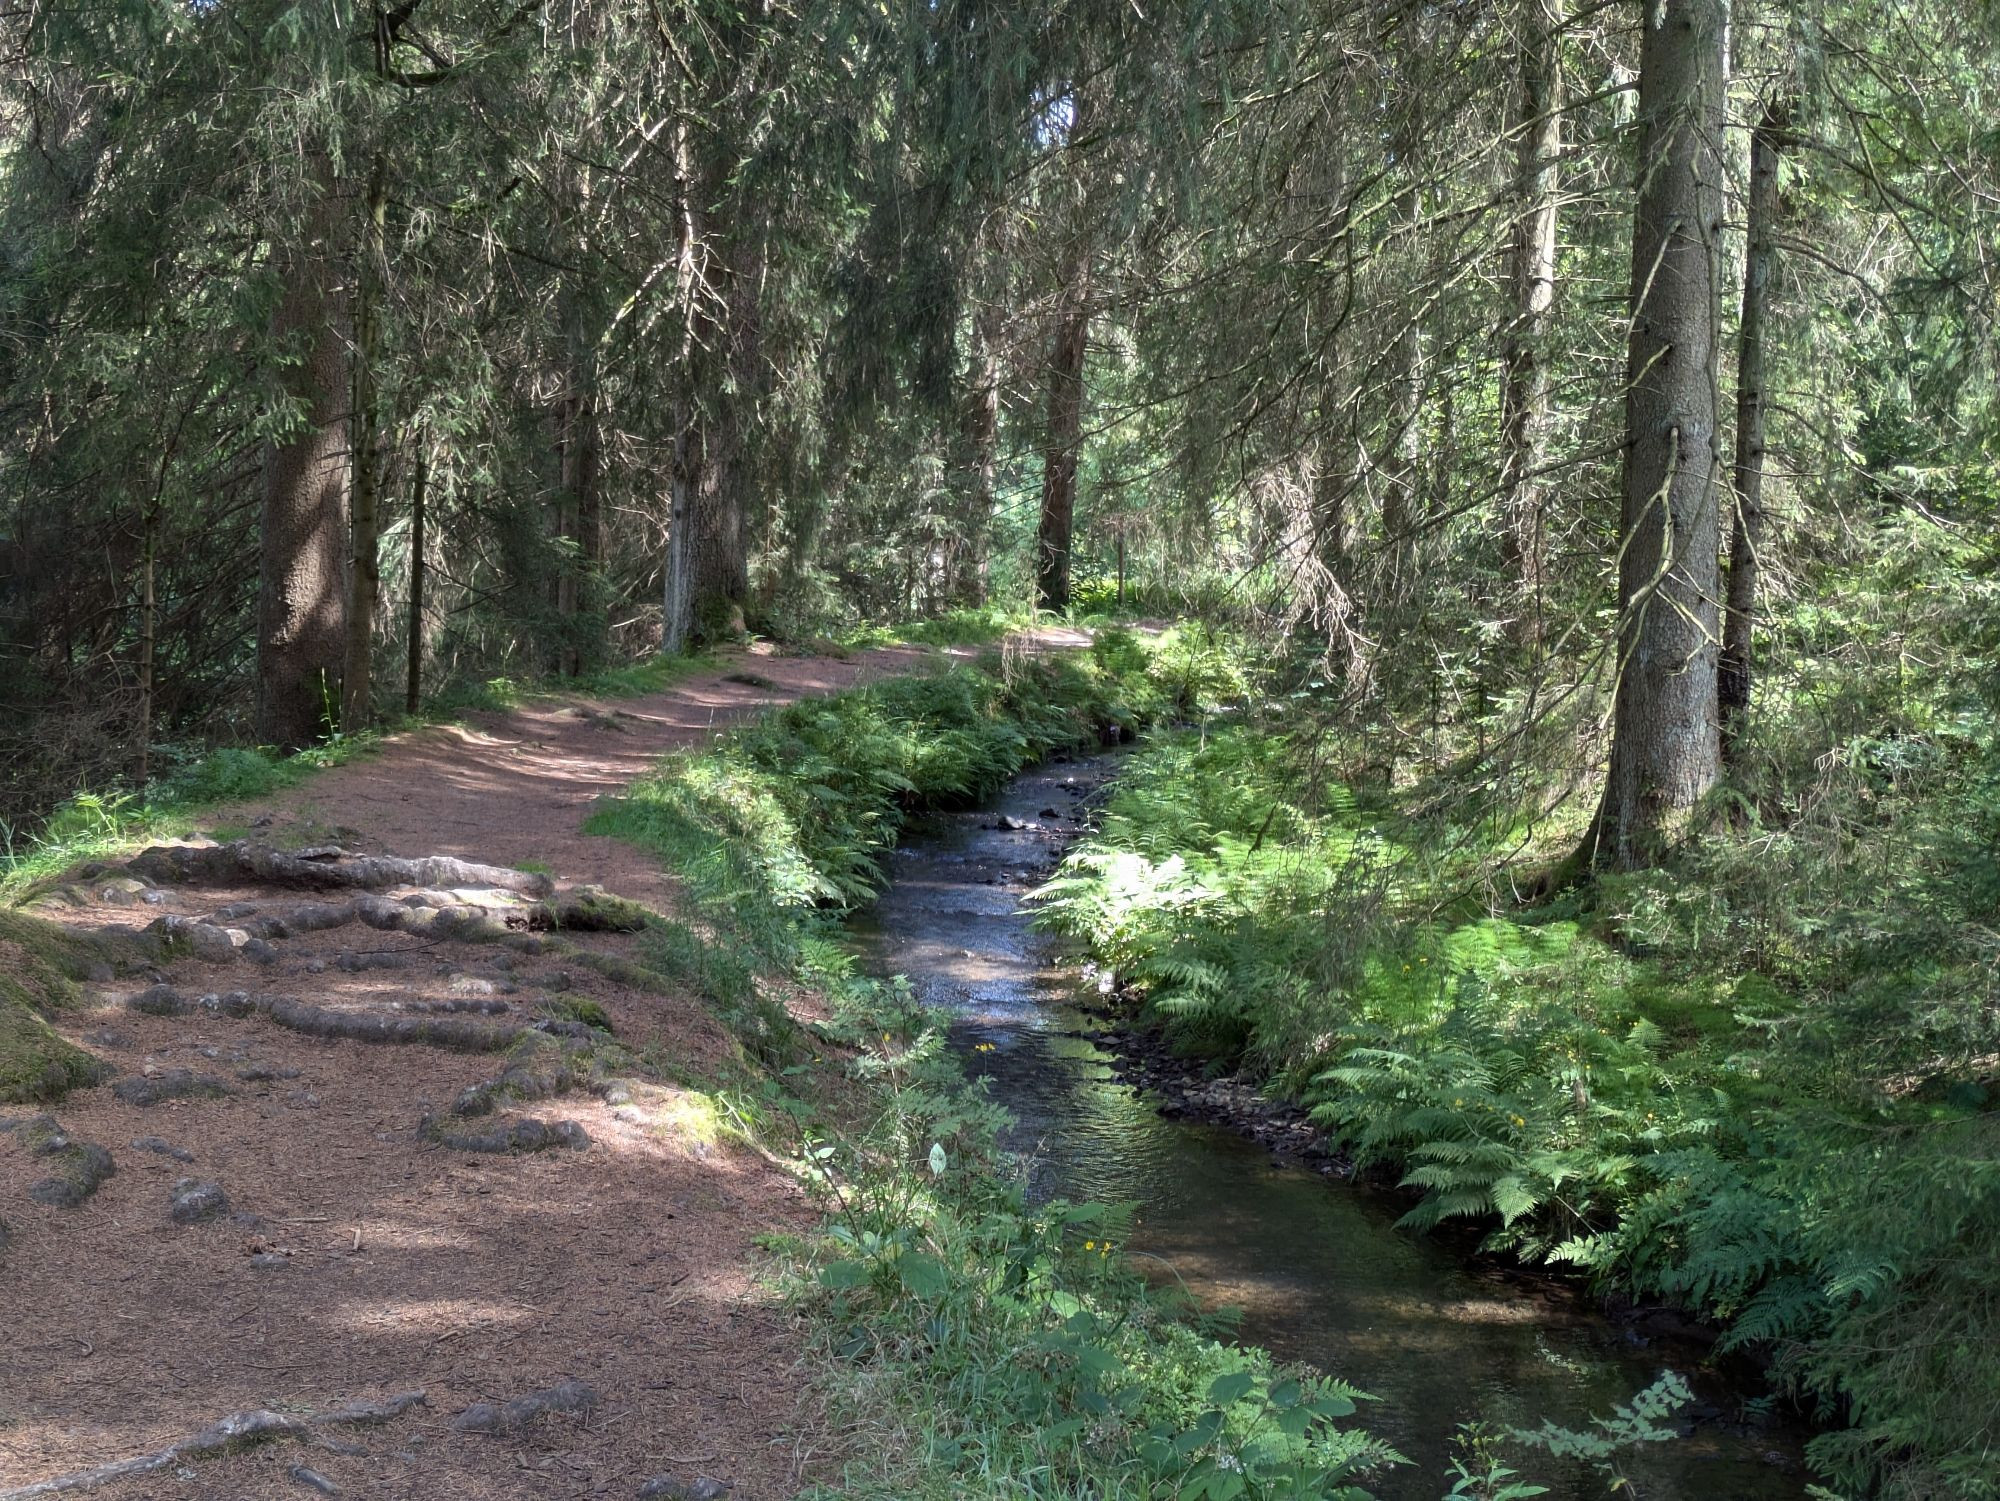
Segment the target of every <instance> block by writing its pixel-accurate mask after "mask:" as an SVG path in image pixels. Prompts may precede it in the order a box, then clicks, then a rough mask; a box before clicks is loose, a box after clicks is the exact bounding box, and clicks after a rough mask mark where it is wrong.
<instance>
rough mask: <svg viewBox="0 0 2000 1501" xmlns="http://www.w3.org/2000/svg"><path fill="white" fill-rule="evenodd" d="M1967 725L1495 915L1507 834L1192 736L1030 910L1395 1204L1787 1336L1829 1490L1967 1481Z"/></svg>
mask: <svg viewBox="0 0 2000 1501" xmlns="http://www.w3.org/2000/svg"><path fill="white" fill-rule="evenodd" d="M1841 686H1845V687H1848V688H1849V689H1850V690H1852V691H1861V690H1862V689H1864V688H1865V684H1846V685H1841ZM1906 702H1907V701H1906ZM1907 712H1908V710H1906V713H1907ZM1917 712H1919V713H1935V712H1936V711H1935V709H1932V710H1924V709H1923V708H1922V707H1921V706H1919V707H1918V709H1917ZM1984 725H1985V721H1984V720H1983V719H1980V718H1966V717H1965V716H1964V715H1963V713H1961V714H1960V715H1958V716H1957V717H1953V716H1944V717H1943V718H1942V720H1941V721H1934V722H1933V723H1932V724H1931V725H1930V726H1929V727H1927V728H1924V729H1921V730H1920V729H1917V728H1916V727H1914V726H1913V727H1912V728H1911V730H1910V731H1909V732H1907V733H1905V734H1901V735H1897V734H1894V733H1892V734H1891V735H1890V736H1888V737H1885V738H1880V739H1873V740H1858V741H1856V742H1853V743H1851V745H1850V747H1849V748H1848V750H1847V751H1846V752H1844V753H1843V755H1842V757H1841V758H1840V761H1839V763H1837V764H1835V765H1833V766H1828V765H1826V764H1822V766H1821V768H1820V775H1821V777H1822V778H1823V779H1826V778H1829V777H1832V776H1836V775H1837V776H1840V777H1842V778H1846V777H1850V776H1851V777H1853V778H1854V779H1855V780H1856V781H1857V782H1859V783H1860V784H1861V788H1862V789H1865V791H1861V790H1857V792H1853V793H1841V792H1837V791H1835V790H1834V789H1832V788H1830V787H1828V786H1827V785H1826V782H1825V780H1823V781H1822V785H1821V788H1820V792H1819V796H1820V797H1821V798H1823V799H1827V800H1829V801H1834V800H1837V802H1838V804H1839V806H1840V808H1841V813H1840V822H1839V823H1838V824H1836V825H1835V826H1834V827H1832V828H1828V829H1824V830H1823V829H1819V828H1815V827H1814V825H1813V823H1812V822H1811V821H1803V822H1800V823H1795V824H1793V825H1792V826H1791V827H1790V828H1789V829H1788V830H1787V831H1785V832H1783V833H1773V834H1770V835H1766V836H1763V837H1761V838H1760V839H1758V840H1757V841H1755V842H1754V843H1745V842H1743V841H1740V840H1739V839H1738V838H1737V837H1736V836H1735V835H1734V834H1733V833H1725V834H1719V835H1716V836H1713V837H1712V838H1711V839H1710V840H1709V841H1707V842H1706V843H1705V844H1704V845H1702V846H1701V847H1700V848H1699V849H1697V850H1694V851H1692V852H1690V853H1689V855H1688V856H1687V857H1686V858H1685V859H1684V861H1683V862H1682V863H1681V865H1680V866H1679V867H1678V868H1677V869H1675V870H1673V871H1671V872H1657V873H1653V874H1650V875H1647V876H1643V877H1632V878H1624V879H1621V880H1606V881H1605V882H1603V883H1601V884H1600V885H1599V886H1598V887H1596V888H1594V889H1593V891H1592V892H1591V893H1589V898H1590V899H1589V900H1588V901H1587V902H1585V901H1579V900H1576V899H1571V900H1570V901H1569V902H1568V903H1567V904H1557V905H1555V906H1553V907H1543V908H1539V909H1519V908H1516V909H1512V910H1509V909H1506V908H1496V909H1493V910H1491V911H1488V910H1484V909H1482V907H1481V906H1479V905H1477V904H1475V903H1473V902H1471V901H1470V900H1469V899H1468V896H1467V895H1466V893H1468V892H1470V891H1473V890H1476V889H1477V887H1478V882H1477V880H1476V879H1475V877H1476V874H1477V872H1478V871H1479V870H1480V868H1481V866H1482V863H1483V862H1485V861H1487V860H1490V859H1491V858H1492V851H1493V847H1494V844H1495V843H1496V842H1497V841H1495V840H1494V837H1493V831H1492V830H1491V828H1490V827H1489V828H1488V829H1486V830H1484V831H1479V832H1476V833H1468V831H1466V830H1464V829H1462V828H1441V827H1439V826H1438V825H1437V824H1435V823H1434V822H1426V821H1421V820H1417V819H1413V818H1411V817H1410V816H1408V815H1407V814H1405V813H1403V812H1401V811H1400V810H1399V807H1398V805H1397V804H1396V803H1393V802H1390V801H1388V800H1385V799H1382V798H1379V797H1377V798H1373V799H1370V800H1367V801H1361V800H1357V798H1356V797H1355V796H1354V795H1353V793H1352V792H1351V791H1350V790H1349V789H1347V788H1346V787H1344V786H1341V785H1339V784H1336V783H1332V782H1330V781H1324V780H1316V779H1315V776H1314V774H1313V772H1312V770H1311V767H1310V764H1309V763H1308V764H1305V765H1304V768H1303V771H1302V759H1303V758H1302V756H1301V753H1300V750H1299V748H1298V747H1297V746H1296V745H1294V744H1292V743H1289V742H1287V741H1286V740H1284V739H1281V738H1279V737H1277V736H1273V735H1270V734H1268V733H1265V732H1262V731H1259V730H1256V729H1253V728H1249V727H1238V726H1230V727H1225V728H1220V729H1218V728H1216V727H1214V726H1211V727H1210V728H1209V729H1208V730H1207V731H1206V732H1205V734H1204V735H1203V736H1201V737H1199V738H1197V737H1196V736H1194V735H1191V734H1190V735H1185V736H1181V737H1176V738H1173V739H1169V740H1167V741H1165V742H1163V743H1161V744H1159V745H1158V746H1156V747H1154V748H1151V749H1149V750H1147V751H1145V752H1143V753H1141V755H1140V756H1139V757H1137V758H1136V760H1135V762H1134V764H1133V765H1132V767H1131V769H1130V771H1129V774H1128V775H1127V777H1126V778H1125V779H1124V781H1123V783H1122V785H1121V789H1120V791H1119V793H1118V794H1117V796H1116V797H1115V798H1114V800H1113V803H1112V806H1111V810H1110V815H1109V817H1108V818H1107V820H1106V822H1105V824H1104V827H1103V830H1102V832H1101V834H1100V835H1099V836H1098V837H1096V838H1095V839H1093V840H1090V841H1088V842H1087V843H1085V844H1084V845H1083V846H1081V847H1080V848H1079V849H1078V850H1077V851H1076V852H1075V853H1074V854H1073V855H1072V856H1071V858H1070V860H1069V862H1068V864H1067V866H1066V867H1065V870H1064V872H1063V874H1062V875H1061V877H1060V878H1059V879H1058V880H1057V881H1055V882H1054V883H1052V884H1051V886H1050V887H1049V888H1048V892H1047V901H1048V904H1049V906H1048V920H1049V921H1050V922H1052V923H1054V924H1056V925H1058V926H1060V927H1061V928H1063V929H1065V930H1067V931H1070V932H1073V933H1076V934H1079V935H1081V936H1083V937H1085V938H1087V939H1088V940H1089V941H1090V943H1091V944H1092V946H1093V948H1094V949H1095V950H1096V951H1097V952H1098V953H1099V954H1100V955H1101V956H1102V957H1103V958H1104V959H1105V961H1106V962H1107V963H1108V964H1109V965H1111V966H1112V967H1113V968H1114V969H1115V970H1116V972H1117V974H1118V975H1119V977H1120V978H1121V979H1122V980H1123V981H1125V982H1127V983H1129V984H1130V985H1132V986H1135V987H1136V988H1137V990H1138V991H1139V993H1141V994H1142V995H1143V996H1144V998H1145V1003H1146V1006H1147V1009H1148V1011H1149V1012H1150V1014H1152V1015H1153V1016H1155V1017H1156V1018H1157V1019H1158V1020H1159V1021H1160V1022H1161V1024H1162V1025H1163V1026H1164V1027H1165V1028H1166V1029H1167V1031H1168V1033H1169V1035H1170V1036H1171V1037H1173V1038H1174V1039H1175V1040H1176V1042H1177V1043H1178V1044H1179V1045H1180V1046H1182V1047H1183V1048H1185V1049H1187V1050H1189V1051H1192V1052H1196V1053H1201V1054H1208V1055H1215V1056H1220V1057H1224V1058H1232V1059H1234V1058H1241V1059H1243V1060H1244V1061H1245V1062H1247V1063H1248V1064H1249V1065H1250V1066H1251V1067H1253V1068H1257V1069H1260V1070H1262V1071H1264V1072H1267V1073H1269V1074H1271V1075H1273V1076H1274V1079H1275V1082H1276V1083H1277V1085H1278V1086H1279V1087H1281V1088H1283V1089H1284V1090H1286V1091H1287V1092H1290V1093H1292V1094H1294V1095H1296V1096H1297V1097H1299V1098H1301V1099H1302V1100H1304V1101H1305V1102H1306V1103H1307V1104H1308V1105H1310V1106H1311V1107H1312V1110H1313V1113H1314V1117H1315V1119H1317V1120H1318V1121H1319V1122H1320V1123H1321V1124H1323V1125H1324V1126H1325V1127H1326V1128H1327V1129H1328V1130H1329V1131H1330V1132H1331V1133H1332V1134H1333V1135H1334V1136H1336V1137H1337V1138H1338V1139H1339V1140H1341V1141H1343V1142H1344V1143H1345V1144H1346V1145H1347V1146H1348V1147H1349V1149H1350V1150H1352V1151H1353V1152H1354V1153H1355V1154H1356V1155H1357V1156H1358V1157H1359V1158H1360V1159H1362V1160H1363V1161H1365V1162H1375V1163H1381V1164H1384V1165H1388V1166H1391V1167H1393V1168H1395V1169H1396V1170H1397V1171H1398V1172H1399V1173H1400V1174H1401V1176H1402V1181H1403V1183H1404V1184H1405V1185H1406V1186H1407V1187H1408V1188H1409V1189H1411V1190H1412V1191H1413V1193H1414V1194H1415V1196H1416V1197H1415V1201H1414V1203H1413V1206H1412V1208H1411V1210H1410V1212H1409V1214H1408V1216H1407V1220H1406V1222H1407V1223H1408V1224H1410V1225H1411V1226H1413V1227H1418V1228H1423V1227H1428V1226H1431V1225H1435V1224H1437V1223H1439V1222H1441V1221H1444V1220H1447V1219H1461V1220H1470V1221H1473V1222H1476V1223H1482V1224H1485V1225H1487V1226H1489V1227H1490V1228H1491V1232H1492V1234H1491V1239H1492V1242H1493V1243H1494V1244H1496V1245H1504V1246H1507V1247H1511V1248H1513V1249H1514V1250H1516V1251H1518V1252H1519V1253H1521V1254H1524V1255H1527V1256H1531V1257H1534V1258H1537V1259H1545V1260H1550V1261H1555V1262H1560V1263H1568V1264H1572V1265H1576V1266H1578V1267H1581V1268H1584V1269H1586V1270H1588V1271H1589V1272H1590V1273H1592V1274H1593V1275H1594V1276H1596V1277H1598V1278H1600V1279H1602V1280H1604V1281H1606V1282H1608V1283H1613V1284H1616V1285H1620V1286H1623V1287H1625V1288H1628V1289H1632V1290H1635V1291H1638V1292H1641V1293H1644V1294H1652V1295H1656V1296H1665V1297H1668V1298H1670V1299H1672V1300H1674V1301H1676V1302H1680V1303H1682V1304H1685V1305H1687V1306H1690V1307H1693V1308H1695V1309H1698V1310H1700V1311H1702V1312H1704V1313H1705V1314H1707V1315H1709V1316H1712V1317H1715V1318H1717V1319H1719V1320H1722V1321H1724V1322H1725V1323H1726V1324H1727V1325H1728V1327H1729V1330H1730V1333H1729V1339H1730V1340H1731V1341H1733V1342H1739V1343H1741V1342H1758V1343H1764V1344H1768V1345H1770V1346H1772V1347H1773V1348H1774V1349H1776V1351H1777V1352H1778V1353H1779V1355H1780V1371H1781V1373H1782V1374H1783V1375H1784V1376H1786V1377H1787V1378H1788V1379H1789V1380H1791V1381H1793V1382H1795V1383H1796V1384H1797V1385H1798V1386H1799V1387H1800V1388H1801V1389H1802V1390H1804V1391H1807V1392H1808V1393H1811V1394H1813V1395H1815V1396H1816V1397H1817V1398H1818V1399H1820V1400H1821V1401H1823V1402H1824V1403H1825V1413H1826V1416H1827V1417H1828V1418H1829V1419H1833V1418H1836V1417H1838V1416H1845V1417H1847V1418H1848V1419H1850V1420H1851V1422H1850V1426H1849V1427H1847V1428H1845V1429H1842V1430H1840V1431H1836V1432H1831V1433H1828V1434H1827V1435H1826V1436H1824V1437H1823V1438H1821V1439H1819V1440H1818V1441H1816V1444H1815V1446H1814V1454H1815V1457H1816V1459H1817V1460H1818V1462H1819V1463H1821V1464H1822V1465H1823V1466H1825V1467H1826V1469H1827V1471H1828V1473H1830V1474H1832V1475H1834V1476H1836V1477H1837V1478H1839V1479H1841V1480H1842V1481H1843V1482H1844V1483H1848V1484H1868V1483H1875V1484H1880V1485H1883V1486H1885V1487H1886V1491H1885V1493H1887V1494H1895V1495H1907V1496H1918V1495H1950V1496H1959V1497H1986V1496H1990V1495H1994V1494H1996V1491H1995V1489H1994V1486H1995V1484H1996V1481H1995V1477H1994V1474H1993V1470H1992V1466H1991V1465H1990V1463H1989V1462H1988V1460H1987V1459H1986V1458H1985V1457H1984V1456H1985V1454H1986V1452H1987V1446H1988V1444H1989V1443H1990V1440H1991V1436H1992V1433H1993V1425H1994V1423H1995V1421H1996V1415H2000V1368H1996V1366H1995V1363H1994V1362H1993V1361H1992V1360H1991V1358H1990V1351H1991V1350H1992V1348H1993V1342H1994V1340H1995V1338H1996V1337H2000V1314H1996V1310H2000V1270H1996V1267H2000V1260H1996V1250H2000V1166H1996V1159H2000V1137H1996V1134H1995V1128H1994V1125H1993V1120H1994V1117H1993V1116H1992V1115H1991V1113H1990V1110H1991V1101H1992V1097H1993V1094H1992V1092H1993V1088H1994V1085H1993V1080H1992V1068H1991V1061H1990V1060H1991V1058H1992V1056H1994V1053H1995V1051H1996V1046H2000V1023H1996V1022H1995V1021H1994V1020H1993V1019H1992V1013H1991V1012H1990V1010H1989V1009H1987V1008H1985V1007H1984V1006H1982V1005H1981V1004H1979V1003H1978V1002H1976V1001H1975V999H1974V998H1975V997H1977V996H1979V995H1983V994H1988V993H1990V992H1989V991H1988V990H1987V984H1988V982H1987V980H1986V976H1987V975H1988V974H1989V973H1990V970H1989V968H1988V965H1989V963H1990V943H1991V941H1992V940H1991V938H1990V935H1989V933H1988V929H1987V925H1986V919H1985V917H1984V916H1982V915H1981V914H1985V913H1990V911H1991V902H1992V898H1993V892H1994V890H1995V885H1994V878H1993V875H1992V870H1993V865H1992V858H1991V853H1990V852H1991V849H1992V847H1993V845H1992V841H1991V837H1990V831H1991V830H1992V829H1993V827H1994V822H1993V814H1992V812H1991V810H1992V808H1993V807H1994V806H1995V800H1994V794H1993V791H1992V789H1993V787H1994V786H1995V785H1996V781H1995V776H1996V772H2000V743H1996V741H1995V740H1994V738H1993V737H1992V736H1991V733H1990V731H1989V730H1988V729H1986V728H1985V727H1984ZM1954 742H1956V743H1955V744H1954ZM1774 764H1776V765H1783V764H1786V763H1785V761H1784V760H1783V759H1781V758H1776V757H1774ZM1850 766H1851V767H1852V770H1851V771H1850V770H1848V769H1847V768H1848V767H1850ZM1822 806H1823V807H1824V804H1823V805H1822ZM1825 811H1826V812H1831V811H1832V809H1831V808H1825ZM1862 826H1865V827H1866V828H1867V830H1868V831H1869V832H1868V835H1867V844H1866V858H1865V859H1848V858H1842V859H1841V860H1839V862H1838V863H1835V862H1834V861H1833V860H1831V859H1829V857H1830V856H1831V855H1832V854H1833V852H1834V846H1836V845H1837V846H1839V847H1844V848H1848V849H1852V850H1854V851H1855V852H1856V853H1859V851H1860V848H1861V846H1860V845H1858V844H1857V843H1856V842H1855V841H1856V840H1857V838H1858V837H1859V835H1860V829H1861V827H1862ZM1507 837H1508V836H1507V834H1506V833H1505V831H1502V835H1501V839H1502V840H1505V839H1506V838H1507ZM1641 956H1643V957H1641Z"/></svg>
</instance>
